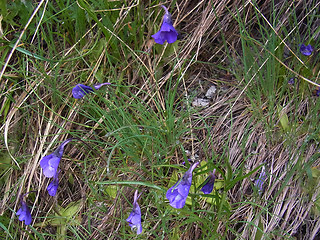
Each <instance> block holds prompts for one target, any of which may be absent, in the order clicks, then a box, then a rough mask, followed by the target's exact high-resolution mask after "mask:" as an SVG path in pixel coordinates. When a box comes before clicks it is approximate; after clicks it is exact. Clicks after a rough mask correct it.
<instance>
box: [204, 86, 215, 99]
mask: <svg viewBox="0 0 320 240" xmlns="http://www.w3.org/2000/svg"><path fill="white" fill-rule="evenodd" d="M216 91H217V88H216V86H214V85H212V86H211V87H210V88H209V89H208V91H207V93H206V97H207V98H213V96H214V94H215V93H216Z"/></svg>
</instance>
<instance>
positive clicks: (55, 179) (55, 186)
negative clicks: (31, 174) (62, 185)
mask: <svg viewBox="0 0 320 240" xmlns="http://www.w3.org/2000/svg"><path fill="white" fill-rule="evenodd" d="M58 175H59V171H56V174H55V175H54V176H53V180H52V182H51V183H50V184H49V185H48V187H47V190H48V193H49V195H50V196H52V197H54V196H55V195H56V194H57V190H58V187H59V178H58Z"/></svg>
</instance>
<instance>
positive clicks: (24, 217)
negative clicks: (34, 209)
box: [16, 198, 32, 225]
mask: <svg viewBox="0 0 320 240" xmlns="http://www.w3.org/2000/svg"><path fill="white" fill-rule="evenodd" d="M20 201H21V208H19V210H18V212H17V213H16V214H17V216H19V221H24V223H25V224H26V225H29V224H30V223H31V222H32V217H31V213H30V210H29V208H28V206H27V203H26V202H25V201H23V199H22V198H21V200H20Z"/></svg>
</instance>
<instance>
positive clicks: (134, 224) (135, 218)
mask: <svg viewBox="0 0 320 240" xmlns="http://www.w3.org/2000/svg"><path fill="white" fill-rule="evenodd" d="M138 198H139V196H138V190H136V191H135V193H134V200H133V204H132V205H133V207H132V211H131V213H130V215H129V217H128V218H127V219H126V221H127V222H128V223H129V226H130V227H131V229H135V228H136V230H137V234H140V233H142V225H141V209H140V207H139V204H138V202H137V201H138Z"/></svg>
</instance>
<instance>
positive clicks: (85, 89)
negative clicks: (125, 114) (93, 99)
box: [72, 83, 110, 99]
mask: <svg viewBox="0 0 320 240" xmlns="http://www.w3.org/2000/svg"><path fill="white" fill-rule="evenodd" d="M109 84H110V83H99V84H95V85H93V88H94V89H96V90H98V89H99V88H101V87H102V86H104V85H109ZM93 88H92V87H89V86H86V85H84V84H77V85H76V86H75V87H74V88H73V89H72V96H73V97H74V98H76V99H79V98H83V97H84V96H85V95H86V94H88V93H91V92H94V89H93Z"/></svg>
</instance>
